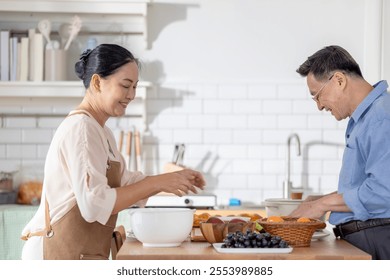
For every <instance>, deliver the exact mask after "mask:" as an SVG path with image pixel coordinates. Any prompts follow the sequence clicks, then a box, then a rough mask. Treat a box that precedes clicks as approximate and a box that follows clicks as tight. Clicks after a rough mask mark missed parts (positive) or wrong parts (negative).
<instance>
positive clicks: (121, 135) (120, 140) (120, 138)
mask: <svg viewBox="0 0 390 280" xmlns="http://www.w3.org/2000/svg"><path fill="white" fill-rule="evenodd" d="M123 136H124V132H123V130H121V131H120V132H119V141H118V151H119V152H120V153H122V148H123Z"/></svg>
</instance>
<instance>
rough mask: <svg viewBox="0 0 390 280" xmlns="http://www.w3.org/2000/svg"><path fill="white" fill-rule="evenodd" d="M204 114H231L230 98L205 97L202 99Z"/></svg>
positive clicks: (231, 104)
mask: <svg viewBox="0 0 390 280" xmlns="http://www.w3.org/2000/svg"><path fill="white" fill-rule="evenodd" d="M203 113H205V114H231V113H233V101H232V100H218V99H206V100H204V101H203Z"/></svg>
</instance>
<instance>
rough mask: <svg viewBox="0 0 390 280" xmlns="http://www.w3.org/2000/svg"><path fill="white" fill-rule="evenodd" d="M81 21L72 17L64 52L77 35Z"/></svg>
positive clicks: (76, 17)
mask: <svg viewBox="0 0 390 280" xmlns="http://www.w3.org/2000/svg"><path fill="white" fill-rule="evenodd" d="M81 25H82V22H81V19H80V18H79V17H78V16H74V17H73V18H72V20H71V22H70V32H69V38H68V41H67V42H66V44H65V47H64V50H68V49H69V47H70V44H71V43H72V41H73V40H74V39H75V38H76V36H77V34H79V32H80V29H81Z"/></svg>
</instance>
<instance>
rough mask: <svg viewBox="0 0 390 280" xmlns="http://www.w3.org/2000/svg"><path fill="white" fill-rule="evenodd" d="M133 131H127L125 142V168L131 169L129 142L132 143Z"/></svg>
mask: <svg viewBox="0 0 390 280" xmlns="http://www.w3.org/2000/svg"><path fill="white" fill-rule="evenodd" d="M132 136H133V133H132V132H131V131H129V132H128V133H127V142H126V157H127V158H126V159H127V169H128V170H131V146H132V145H131V144H132Z"/></svg>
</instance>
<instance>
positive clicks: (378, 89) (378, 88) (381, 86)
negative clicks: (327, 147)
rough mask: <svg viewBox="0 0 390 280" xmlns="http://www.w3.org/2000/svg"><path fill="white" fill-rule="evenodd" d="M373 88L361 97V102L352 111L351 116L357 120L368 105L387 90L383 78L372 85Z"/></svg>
mask: <svg viewBox="0 0 390 280" xmlns="http://www.w3.org/2000/svg"><path fill="white" fill-rule="evenodd" d="M373 87H374V89H373V90H372V91H371V92H370V93H369V94H368V95H367V96H366V97H365V98H364V99H363V101H362V103H360V104H359V106H358V107H357V108H356V109H355V111H354V112H353V113H352V115H351V118H352V119H353V120H354V121H355V122H357V121H358V120H359V118H360V117H361V116H362V115H363V114H364V112H365V111H366V110H367V108H368V107H370V106H371V104H372V103H373V102H374V101H375V100H376V99H377V98H378V97H379V96H380V95H382V94H383V93H386V92H387V88H388V85H387V82H386V81H385V80H383V81H380V82H378V83H376V84H375V85H373Z"/></svg>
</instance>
